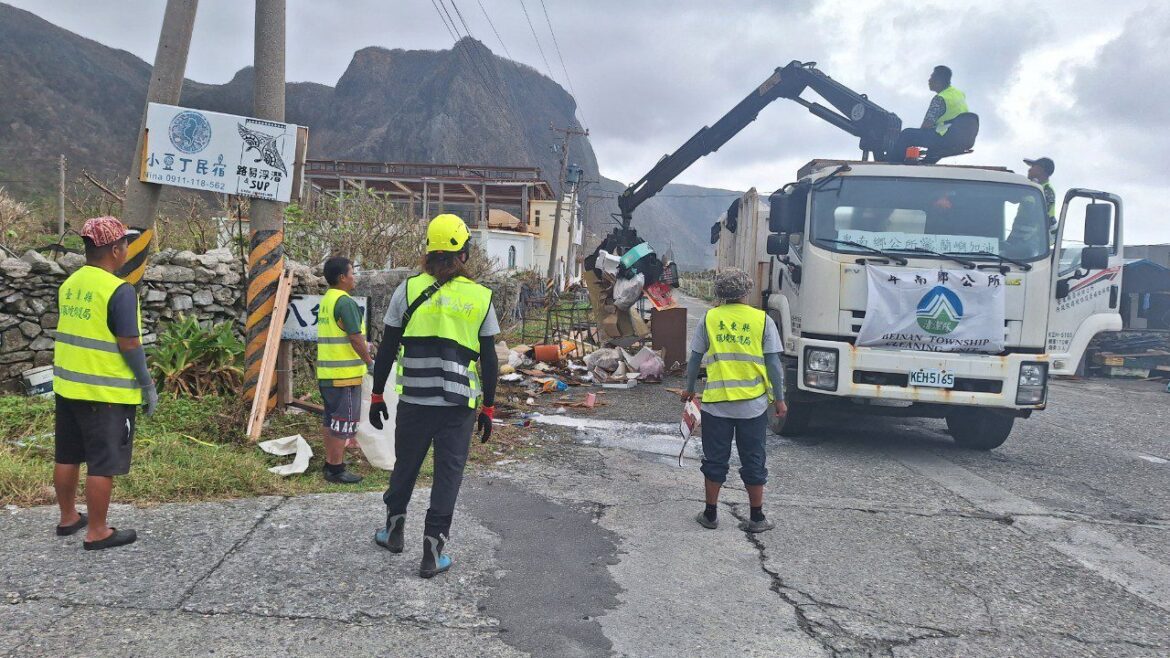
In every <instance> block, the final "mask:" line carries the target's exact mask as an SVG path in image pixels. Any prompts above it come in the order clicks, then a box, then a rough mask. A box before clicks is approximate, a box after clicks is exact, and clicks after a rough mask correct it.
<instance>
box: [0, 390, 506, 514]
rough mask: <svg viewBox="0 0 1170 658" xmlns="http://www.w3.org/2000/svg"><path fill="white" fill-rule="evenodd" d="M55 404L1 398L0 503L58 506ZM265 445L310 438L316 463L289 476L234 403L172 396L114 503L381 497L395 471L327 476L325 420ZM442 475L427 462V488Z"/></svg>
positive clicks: (140, 441)
mask: <svg viewBox="0 0 1170 658" xmlns="http://www.w3.org/2000/svg"><path fill="white" fill-rule="evenodd" d="M53 416H54V404H53V401H52V400H44V399H30V398H27V397H21V396H0V441H2V443H0V505H19V506H22V507H23V506H31V505H45V504H51V503H54V502H55V500H56V497H55V494H54V492H53V487H52V472H53ZM270 418H271V423H270V425H269V426H268V427H267V428H266V430H265V432H264V437H263V438H266V439H267V438H276V437H281V436H288V435H290V434H297V433H299V434H301V435H302V436H304V437H305V438H306V439H307V440H308V441H309V444H310V445H311V446H313V452H314V458H313V460H312V462H310V464H309V470H307V471H306V472H305V473H303V474H301V475H293V476H289V477H281V476H279V475H275V474H273V473H270V472H268V468H269V467H271V466H275V465H277V464H282V463H287V462H288V461H289V460H290V459H291V457H275V456H272V455H268V454H266V453H264V452H262V451H261V450H260V449H259V448H257V447H256V446H254V445H251V444H248V443H246V442H244V441H243V437H242V432H243V430H242V426H243V421H242V410H239V409H234V408H232V403H231V402H229V400H228V399H227V398H219V397H208V398H204V399H202V400H189V399H182V400H180V399H174V398H169V397H165V396H164V398H163V400H162V401H161V404H160V405H159V409H158V411H157V413H155V415H154V416H153V417H151V418H147V417H146V416H145V415H141V414H140V415H139V417H138V427H137V430H136V435H135V439H134V457H133V463H132V466H131V468H130V473H129V475H126V476H122V477H119V478H117V480H116V481H115V482H116V483H115V487H116V488H115V492H114V500H115V502H121V503H136V504H154V503H164V502H191V501H200V500H221V499H228V498H244V497H252V496H265V495H284V496H287V495H297V494H304V493H321V492H325V493H328V492H354V491H382V490H384V489H385V487H386V479H387V475H388V473H387V472H385V471H382V470H380V469H376V468H374V467H372V466H370V465H369V464H367V463H366V462H365V460H364V459H362V458H361V454H360V452H352V453H351V454H350V456H349V458H348V459H349V461H350V464H351V465H350V469H351V470H353V471H354V472H356V473H359V474H361V475H363V476H365V480H363V481H362V482H361V483H360V484H358V485H336V484H330V483H327V482H325V480H324V479H323V478H322V477H321V464H322V457H323V454H324V451H323V449H322V446H321V440H320V427H321V421H320V418H319V417H317V416H315V415H313V414H273V415H270ZM522 432H523V430H520V429H519V428H511V427H497V428H496V436H495V437H494V438H493V441H492V442H491V443H489V444H487V445H486V446H484V445H480V444H479V443H478V441H473V444H472V454H471V458H470V460H469V461H471V462H472V463H473V464H475V463H479V464H483V463H491V462H493V461H495V460H498V459H501V458H502V457H501V455H498V454H496V453H497V452H499V453H502V454H505V455H512V454H515V453H517V452H521V451H523V450H524V444H523V442H522V441H520V440H519V438H520V437H521V435H522ZM432 474H433V467H432V462H431V457H430V456H429V455H428V457H427V460H426V462H425V463H424V464H423V467H422V471H421V473H420V477H419V485H420V486H426V485H427V484H429V482H430V479H431V476H432Z"/></svg>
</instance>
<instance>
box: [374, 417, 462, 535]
mask: <svg viewBox="0 0 1170 658" xmlns="http://www.w3.org/2000/svg"><path fill="white" fill-rule="evenodd" d="M474 429H475V409H472V408H470V407H434V406H428V405H423V404H410V403H409V402H399V403H398V416H397V418H396V420H395V427H394V471H393V472H392V473H390V488H389V489H387V490H386V493H385V494H383V495H382V500H383V501H384V502H385V503H386V516H387V518H389V517H391V516H397V515H399V514H406V506H407V505H408V504H409V503H410V496H411V494H412V493H414V483H415V481H416V480H418V472H419V469H421V468H422V465H423V461H424V460H425V459H426V456H427V450H429V449H430V447H431V445H432V444H433V445H434V446H435V476H434V484H433V485H432V486H431V506H430V509H428V510H427V517H426V528H425V534H426V535H427V536H430V537H438V536H440V535H447V536H449V535H450V533H451V517H452V515H453V514H454V513H455V499H456V498H458V497H459V487H460V486H461V485H462V484H463V469H464V467H465V466H467V451H468V450H469V449H470V448H471V432H472V431H473V430H474Z"/></svg>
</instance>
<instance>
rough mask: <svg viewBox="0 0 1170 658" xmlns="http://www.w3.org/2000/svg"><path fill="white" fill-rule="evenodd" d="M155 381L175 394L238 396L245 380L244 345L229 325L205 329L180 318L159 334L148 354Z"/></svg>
mask: <svg viewBox="0 0 1170 658" xmlns="http://www.w3.org/2000/svg"><path fill="white" fill-rule="evenodd" d="M149 356H150V359H149V363H150V367H151V370H152V371H153V373H154V378H155V382H156V383H157V384H158V385H159V387H160V389H161V390H162V391H163V392H165V393H173V394H175V395H186V396H197V397H202V396H205V395H228V396H232V395H238V394H239V391H240V390H241V388H242V386H243V378H244V368H243V365H244V343H243V341H241V340H240V339H239V338H236V335H235V333H234V332H233V331H232V325H231V323H228V322H224V323H220V324H217V325H214V326H211V327H204V326H203V325H201V324H200V323H199V321H198V320H196V319H195V318H194V317H191V316H182V315H181V316H179V318H178V319H177V320H175V321H174V322H171V323H170V324H168V325H166V328H165V329H164V330H163V331H162V332H160V333H159V335H158V341H157V342H156V343H155V344H154V346H152V347H151V349H150V353H149Z"/></svg>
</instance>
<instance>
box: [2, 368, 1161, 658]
mask: <svg viewBox="0 0 1170 658" xmlns="http://www.w3.org/2000/svg"><path fill="white" fill-rule="evenodd" d="M678 383H680V380H678V379H677V378H676V379H674V380H672V381H669V382H668V383H667V384H666V386H671V385H677V384H678ZM663 389H664V386H653V385H645V386H640V387H638V388H635V389H633V390H631V391H628V392H621V393H615V392H612V391H607V392H606V393H605V394H604V395H603V396H602V398H603V399H604V400H605V401H606V402H607V404H606V405H605V406H603V407H600V408H598V409H596V410H594V411H592V412H580V413H578V412H577V411H576V410H574V413H575V415H574V416H572V417H556V418H553V419H552V422H554V423H558V424H551V423H550V424H538V425H534V427H533V428H532V429H531V430H530V432H529V436H530V440H531V442H532V443H533V445H534V446H538V447H536V448H535V449H534V451H533V455H532V456H531V457H530V458H528V459H526V460H524V461H521V462H519V463H509V464H503V465H500V466H498V467H496V468H494V469H491V470H488V471H480V472H478V473H475V474H472V475H470V476H469V477H468V479H467V481H466V483H465V489H464V493H463V496H462V497H461V500H460V508H459V511H458V513H457V514H456V518H455V526H454V528H453V534H452V537H451V542H450V545H449V549H450V552H451V553H452V555H453V556H454V557H455V560H456V566H455V568H454V569H453V570H452V571H451V572H450V573H448V574H445V575H443V576H440V577H437V578H435V579H434V580H432V581H423V580H420V579H419V578H417V576H416V575H415V571H416V569H417V563H418V559H419V554H420V552H421V542H420V541H417V539H418V535H419V534H421V526H422V516H423V514H422V512H423V510H424V509H425V507H426V502H425V495H426V492H425V491H420V492H418V497H417V500H416V502H415V504H414V506H413V507H412V511H411V515H410V516H409V519H408V527H407V533H408V543H407V550H406V552H405V553H403V554H402V555H391V554H389V553H386V552H385V551H382V550H380V549H379V548H377V547H376V546H374V544H373V543H372V541H371V539H370V535H371V534H372V532H373V530H374V528H375V526H376V525H377V524H378V523H380V522H381V521H382V518H383V516H382V514H383V512H382V509H381V504H380V499H379V497H378V495H377V494H352V495H349V494H335V495H316V496H304V497H297V498H263V499H253V500H243V501H231V502H223V503H203V504H195V505H162V506H158V507H154V508H149V509H132V508H129V507H125V506H121V507H118V508H116V509H115V510H114V511H113V512H112V517H113V518H114V519H115V522H116V523H117V524H118V525H123V526H127V527H136V528H138V529H139V531H140V534H141V539H140V541H139V542H138V543H137V544H135V545H134V546H132V547H128V548H126V549H121V550H119V551H108V552H104V553H96V554H89V553H84V552H83V551H81V549H80V540H79V539H76V538H71V539H65V540H60V539H57V538H55V537H53V536H52V527H51V526H52V524H53V523H54V512H53V510H52V509H49V508H36V509H10V510H7V511H4V512H3V513H2V516H0V554H2V555H3V556H4V558H3V559H4V564H3V567H2V568H0V591H3V592H5V593H6V596H7V604H2V603H0V654H3V655H20V656H56V655H65V654H78V655H92V656H105V655H109V656H148V655H149V656H161V655H214V656H258V655H306V656H307V655H322V654H326V653H331V654H335V655H372V654H375V653H377V654H379V655H396V656H431V655H483V656H522V655H537V656H605V655H623V656H671V657H677V656H699V655H701V656H743V655H751V656H832V655H839V656H870V655H872V656H1006V655H1012V656H1166V655H1170V486H1167V485H1168V484H1170V429H1168V427H1170V423H1168V422H1167V421H1168V420H1170V418H1168V416H1170V395H1168V394H1167V393H1165V391H1164V384H1161V385H1159V384H1157V383H1152V382H1130V383H1119V382H1115V381H1104V380H1090V381H1065V382H1057V383H1055V384H1054V385H1053V388H1052V393H1051V396H1050V400H1051V404H1050V408H1049V409H1048V410H1047V411H1045V412H1043V413H1040V414H1036V415H1034V416H1033V418H1031V419H1029V420H1026V421H1021V422H1019V423H1018V424H1017V426H1016V430H1015V432H1014V433H1013V435H1012V437H1011V438H1010V439H1009V440H1008V442H1007V443H1006V444H1005V445H1004V446H1002V447H1001V448H999V449H997V450H995V451H992V452H974V451H967V450H962V449H959V448H956V447H955V446H954V445H953V444H952V443H951V441H950V439H949V437H948V436H947V435H946V431H945V425H944V423H943V422H942V421H937V420H875V419H872V418H851V417H848V416H838V417H834V418H829V419H818V422H817V424H816V425H815V426H814V429H813V432H812V436H813V438H814V440H812V441H809V442H804V443H800V444H798V443H794V442H791V441H788V440H785V439H782V438H780V437H773V438H772V439H771V440H770V443H769V455H768V458H769V469H770V471H771V478H770V483H769V487H768V495H767V502H766V506H765V511H766V512H767V513H768V515H769V517H770V518H771V519H772V520H773V521H774V522H775V523H776V528H775V529H774V530H772V531H771V532H768V533H764V534H761V535H755V536H748V535H746V534H745V533H743V532H741V531H739V530H738V529H736V520H737V518H740V517H742V516H744V515H745V514H746V512H747V509H746V502H747V501H746V496H745V494H744V492H743V491H742V489H741V488H740V486H739V485H738V483H736V482H734V481H732V482H731V483H730V486H729V487H728V489H727V490H726V491H725V496H724V499H723V501H722V504H721V508H720V512H719V514H720V522H721V525H720V527H719V528H718V529H717V530H714V531H711V530H705V529H703V528H700V527H699V526H698V525H697V524H695V523H694V522H693V520H692V517H693V516H694V514H695V512H697V511H699V510H700V509H701V506H702V489H701V475H700V474H699V472H698V462H697V461H696V460H695V459H694V458H693V456H694V455H695V454H696V453H695V452H694V451H693V450H692V451H691V452H690V453H688V454H689V455H691V456H690V457H688V458H687V459H686V460H685V461H684V467H683V468H679V467H678V465H677V458H676V455H677V450H678V447H679V440H678V438H677V433H676V432H677V430H676V418H677V416H676V414H677V411H678V405H677V402H676V401H675V400H674V398H672V397H671V395H670V394H669V393H667V392H666V391H664V390H663ZM586 414H588V415H586Z"/></svg>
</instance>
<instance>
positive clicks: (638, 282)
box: [613, 272, 646, 311]
mask: <svg viewBox="0 0 1170 658" xmlns="http://www.w3.org/2000/svg"><path fill="white" fill-rule="evenodd" d="M645 285H646V277H645V275H643V274H642V273H641V272H639V273H638V274H636V275H635V276H634V277H633V278H632V279H618V280H617V281H615V282H614V284H613V305H614V306H616V307H618V308H620V309H622V310H623V311H624V310H626V309H628V308H630V307H631V306H633V305H634V302H636V301H638V299H639V298H640V297H641V296H642V288H643V287H644V286H645Z"/></svg>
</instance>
